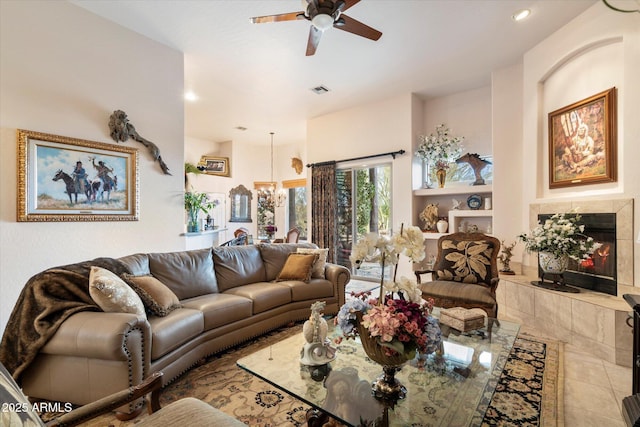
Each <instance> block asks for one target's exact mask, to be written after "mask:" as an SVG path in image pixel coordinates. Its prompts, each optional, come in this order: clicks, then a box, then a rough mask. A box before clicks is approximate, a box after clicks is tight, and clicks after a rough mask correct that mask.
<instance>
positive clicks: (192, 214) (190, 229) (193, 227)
mask: <svg viewBox="0 0 640 427" xmlns="http://www.w3.org/2000/svg"><path fill="white" fill-rule="evenodd" d="M188 214H189V218H188V220H187V233H197V232H198V231H200V224H199V223H198V210H196V209H192V210H190V211H189V212H188Z"/></svg>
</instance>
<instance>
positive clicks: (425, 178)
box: [422, 159, 433, 188]
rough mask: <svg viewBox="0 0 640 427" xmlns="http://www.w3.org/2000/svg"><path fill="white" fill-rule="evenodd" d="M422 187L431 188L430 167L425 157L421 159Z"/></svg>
mask: <svg viewBox="0 0 640 427" xmlns="http://www.w3.org/2000/svg"><path fill="white" fill-rule="evenodd" d="M422 188H433V184H432V182H431V167H430V166H429V161H428V160H427V159H422Z"/></svg>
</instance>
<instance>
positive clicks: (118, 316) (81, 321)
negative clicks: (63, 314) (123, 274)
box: [40, 311, 151, 360]
mask: <svg viewBox="0 0 640 427" xmlns="http://www.w3.org/2000/svg"><path fill="white" fill-rule="evenodd" d="M133 331H139V332H141V337H142V341H140V340H137V339H135V340H131V339H129V338H130V336H131V333H132V332H133ZM132 346H135V347H138V348H140V350H138V351H136V352H135V353H141V349H142V348H146V349H150V348H151V326H150V325H149V322H148V321H147V319H145V318H142V317H138V316H136V315H134V314H130V313H105V312H89V311H85V312H80V313H76V314H74V315H73V316H71V317H69V318H68V319H67V320H65V321H64V322H63V323H62V325H60V328H58V330H57V331H56V333H55V334H54V335H53V336H52V337H51V339H50V340H49V341H48V342H47V343H46V344H45V345H44V346H43V347H42V349H41V350H40V352H41V353H46V354H55V355H66V356H79V357H88V358H96V359H104V360H127V358H128V357H129V356H130V354H131V349H130V347H132Z"/></svg>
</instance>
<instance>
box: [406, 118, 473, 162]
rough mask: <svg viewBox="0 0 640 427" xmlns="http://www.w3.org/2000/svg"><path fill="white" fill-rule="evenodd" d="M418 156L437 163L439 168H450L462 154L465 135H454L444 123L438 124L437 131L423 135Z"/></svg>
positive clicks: (417, 151) (417, 152)
mask: <svg viewBox="0 0 640 427" xmlns="http://www.w3.org/2000/svg"><path fill="white" fill-rule="evenodd" d="M419 138H420V144H419V145H418V149H417V150H416V156H418V157H420V158H421V159H422V160H426V161H427V162H428V163H429V164H431V165H435V167H436V168H437V169H448V168H449V164H450V163H453V162H455V161H456V159H458V158H459V157H460V155H461V154H462V145H461V144H462V141H464V137H457V136H456V137H452V136H451V135H450V134H449V128H447V127H446V126H445V125H444V123H443V124H441V125H438V126H436V133H435V134H433V133H432V134H430V135H429V136H424V135H421V136H420V137H419Z"/></svg>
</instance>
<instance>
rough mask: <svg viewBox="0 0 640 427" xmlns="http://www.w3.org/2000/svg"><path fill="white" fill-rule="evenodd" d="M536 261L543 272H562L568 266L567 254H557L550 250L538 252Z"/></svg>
mask: <svg viewBox="0 0 640 427" xmlns="http://www.w3.org/2000/svg"><path fill="white" fill-rule="evenodd" d="M538 263H539V264H540V269H541V270H542V272H543V273H547V274H563V273H564V272H565V271H566V270H567V268H568V267H569V256H568V255H561V256H557V255H554V254H552V253H550V252H538Z"/></svg>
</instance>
